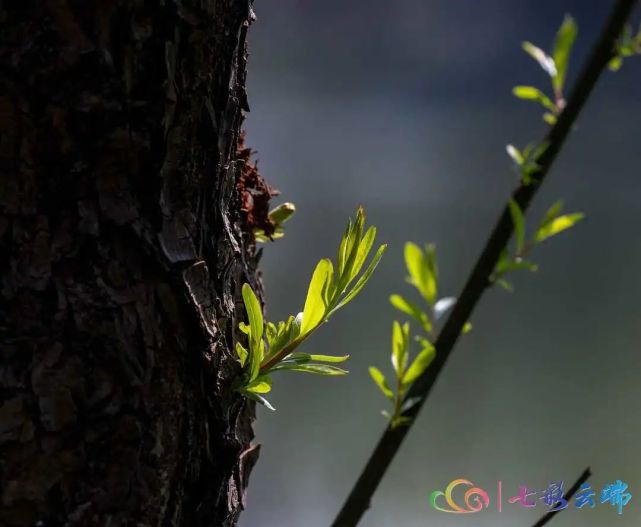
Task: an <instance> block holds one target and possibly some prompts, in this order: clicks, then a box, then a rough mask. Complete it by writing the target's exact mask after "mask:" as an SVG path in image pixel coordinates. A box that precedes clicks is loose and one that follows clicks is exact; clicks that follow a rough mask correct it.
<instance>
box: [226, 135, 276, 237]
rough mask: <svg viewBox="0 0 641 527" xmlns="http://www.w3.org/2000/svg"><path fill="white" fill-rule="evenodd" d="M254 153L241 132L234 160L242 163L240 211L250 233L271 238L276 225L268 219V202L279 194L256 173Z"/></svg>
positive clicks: (256, 165)
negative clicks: (262, 233) (261, 233)
mask: <svg viewBox="0 0 641 527" xmlns="http://www.w3.org/2000/svg"><path fill="white" fill-rule="evenodd" d="M255 153H256V152H255V151H254V150H252V149H251V148H249V147H248V146H247V145H246V144H245V132H244V131H242V132H241V133H240V136H239V137H238V145H237V146H236V159H238V160H239V161H241V162H242V167H241V170H240V177H239V178H238V183H237V186H238V193H239V195H240V210H241V211H242V212H243V213H244V215H245V220H246V222H247V229H248V230H249V231H250V232H254V231H255V230H256V229H262V230H263V231H264V233H265V235H266V236H271V235H272V234H273V233H274V229H275V228H276V225H274V223H273V222H272V221H271V220H270V219H269V201H270V199H271V198H272V197H273V196H277V195H278V194H279V192H278V190H276V189H275V188H272V187H271V186H270V185H269V184H268V183H267V182H266V181H265V179H264V178H263V176H262V175H261V174H260V172H259V171H258V162H257V161H253V160H252V157H253V156H254V154H255Z"/></svg>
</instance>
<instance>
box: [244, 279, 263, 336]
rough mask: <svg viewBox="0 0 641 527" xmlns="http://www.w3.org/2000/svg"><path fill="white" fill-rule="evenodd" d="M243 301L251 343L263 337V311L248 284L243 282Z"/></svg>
mask: <svg viewBox="0 0 641 527" xmlns="http://www.w3.org/2000/svg"><path fill="white" fill-rule="evenodd" d="M242 292H243V301H244V303H245V310H246V311H247V318H248V319H249V326H250V335H251V339H252V342H253V345H256V344H257V343H258V341H259V340H260V339H262V338H263V311H262V309H261V307H260V302H258V298H256V295H255V294H254V291H253V290H252V288H251V287H250V285H249V284H243V290H242Z"/></svg>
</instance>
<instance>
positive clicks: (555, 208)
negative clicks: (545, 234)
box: [539, 200, 563, 229]
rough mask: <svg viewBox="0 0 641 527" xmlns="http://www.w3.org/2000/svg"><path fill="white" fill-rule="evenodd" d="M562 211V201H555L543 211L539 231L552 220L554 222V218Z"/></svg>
mask: <svg viewBox="0 0 641 527" xmlns="http://www.w3.org/2000/svg"><path fill="white" fill-rule="evenodd" d="M562 211H563V201H562V200H558V201H555V202H554V203H553V204H552V206H551V207H550V208H549V209H548V210H546V211H545V215H544V216H543V219H542V220H541V223H540V225H539V229H540V228H541V227H545V226H546V225H548V224H549V223H550V222H551V221H552V220H554V218H556V217H558V216H559V215H560V214H561V212H562Z"/></svg>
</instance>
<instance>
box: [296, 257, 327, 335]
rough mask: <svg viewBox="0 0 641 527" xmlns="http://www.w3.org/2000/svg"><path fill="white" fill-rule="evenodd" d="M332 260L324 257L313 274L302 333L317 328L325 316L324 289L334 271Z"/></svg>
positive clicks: (304, 311)
mask: <svg viewBox="0 0 641 527" xmlns="http://www.w3.org/2000/svg"><path fill="white" fill-rule="evenodd" d="M331 269H332V262H331V261H330V260H328V259H327V258H323V259H322V260H321V261H320V262H318V265H317V266H316V269H315V270H314V274H313V275H312V279H311V281H310V283H309V289H308V290H307V298H306V300H305V307H304V309H303V323H302V326H301V330H300V334H301V335H306V334H307V333H309V332H310V331H312V330H313V329H315V328H316V327H317V326H318V325H319V324H320V323H321V322H322V321H323V318H324V317H325V307H326V306H325V301H324V300H323V291H324V290H325V288H326V282H327V280H328V279H329V278H330V276H331V274H332V272H331Z"/></svg>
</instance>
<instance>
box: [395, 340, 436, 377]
mask: <svg viewBox="0 0 641 527" xmlns="http://www.w3.org/2000/svg"><path fill="white" fill-rule="evenodd" d="M435 356H436V350H435V349H434V346H432V347H430V348H425V349H423V350H421V351H420V353H419V354H418V355H417V356H416V358H415V359H414V361H413V362H412V365H411V366H410V367H409V368H408V369H407V372H405V375H404V376H403V381H402V382H403V384H404V385H406V386H408V385H410V384H412V383H413V382H414V381H415V380H416V379H418V378H419V377H420V376H421V375H422V374H423V372H424V371H425V370H426V369H427V367H428V366H429V365H430V364H431V362H432V361H433V360H434V357H435Z"/></svg>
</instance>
